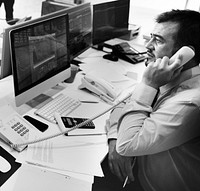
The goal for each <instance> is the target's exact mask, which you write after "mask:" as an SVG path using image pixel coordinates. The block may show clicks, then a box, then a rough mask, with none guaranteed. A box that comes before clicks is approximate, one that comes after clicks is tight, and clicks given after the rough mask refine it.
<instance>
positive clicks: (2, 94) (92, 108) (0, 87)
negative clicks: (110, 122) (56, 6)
mask: <svg viewBox="0 0 200 191" xmlns="http://www.w3.org/2000/svg"><path fill="white" fill-rule="evenodd" d="M113 42H115V43H118V42H121V40H118V39H117V40H116V39H115V40H114V41H113ZM111 43H112V41H111ZM129 43H130V42H129ZM131 43H132V42H131ZM134 46H135V47H136V48H137V46H138V47H140V48H143V46H140V45H134ZM103 54H105V53H103V52H101V51H96V50H94V49H89V50H88V51H86V52H85V53H83V54H82V55H80V56H79V59H81V60H82V61H83V62H85V63H88V64H89V63H90V64H91V63H94V61H97V60H98V62H99V64H101V63H104V64H105V63H108V64H111V65H113V67H115V66H116V67H117V68H118V69H119V70H121V69H123V70H121V72H122V73H123V74H124V73H126V72H127V71H132V72H135V73H136V74H137V80H138V81H140V79H141V76H142V73H143V70H144V68H145V66H144V63H139V64H136V65H132V64H129V63H127V62H125V61H122V60H119V61H118V62H115V63H113V62H112V61H108V60H104V59H103V58H102V55H103ZM81 77H82V73H81V72H80V73H78V74H77V76H76V78H75V81H74V82H73V83H71V84H66V83H61V84H59V85H58V86H56V87H54V88H52V89H51V90H49V91H48V92H47V94H48V95H51V96H52V95H55V94H56V93H58V92H61V91H68V90H70V91H68V93H69V95H70V93H71V92H73V91H76V92H79V93H77V94H76V96H77V97H78V98H81V97H83V96H86V95H85V93H83V91H81V90H78V85H80V80H81ZM71 90H73V91H71ZM83 94H84V95H83ZM87 96H91V95H90V94H88V95H87ZM5 104H10V105H11V106H12V107H13V108H15V109H16V111H17V112H18V113H19V114H21V115H24V114H29V115H32V116H33V115H34V110H35V108H31V107H30V106H28V105H27V104H24V105H22V106H21V107H19V108H16V107H15V103H14V93H13V79H12V76H8V77H7V78H5V79H2V80H1V81H0V106H2V105H5ZM109 107H110V106H109V105H108V104H106V103H105V102H101V101H100V100H99V103H98V104H82V105H81V106H80V107H79V108H77V109H76V110H74V111H73V112H72V113H71V114H70V115H74V116H80V117H92V116H94V114H97V113H99V112H100V111H103V110H105V109H107V108H109ZM108 115H109V113H107V114H105V115H103V116H101V117H100V118H98V119H96V120H94V123H95V125H96V127H97V129H99V131H100V132H101V133H99V135H96V136H97V137H94V139H95V140H91V137H90V136H88V139H87V136H78V137H77V136H73V137H64V136H63V137H59V138H60V140H61V141H63V139H66V138H67V139H68V140H67V141H69V142H70V141H72V142H73V141H76V144H77V140H78V141H79V143H80V142H82V143H87V144H89V146H91V145H93V146H94V147H93V149H91V152H90V156H91V158H93V157H92V156H96V155H97V150H95V141H96V143H97V145H96V148H97V149H102V152H103V153H100V155H98V157H101V159H100V160H102V159H103V156H104V155H105V154H106V152H107V143H106V134H105V130H104V126H105V120H106V119H107V118H108ZM34 117H35V118H38V119H39V120H41V121H43V122H45V123H47V124H48V125H49V128H48V130H47V131H45V132H44V133H40V135H41V137H43V136H48V135H51V134H53V133H57V132H59V128H58V126H57V125H53V124H51V123H49V122H47V121H45V120H43V119H41V118H39V117H37V116H34ZM89 137H90V138H89ZM88 140H90V141H88ZM98 140H99V142H98ZM51 141H53V140H51ZM0 146H2V147H3V148H4V149H5V150H7V151H8V152H10V153H11V154H12V155H13V156H14V157H15V158H17V159H18V158H19V159H20V160H21V161H22V160H23V158H26V154H27V151H26V150H25V151H23V152H21V153H18V152H15V151H13V150H11V148H10V147H8V146H7V145H5V144H4V143H3V142H0ZM75 146H77V145H75ZM77 156H78V155H77V153H74V154H73V155H72V156H71V159H73V157H74V159H75V160H77ZM83 158H84V157H83ZM79 160H80V159H79ZM85 165H89V166H88V168H91V167H92V165H93V161H88V162H87V164H85ZM98 166H99V167H100V164H99V165H98ZM76 170H77V169H75V170H73V169H70V171H72V172H74V176H75V174H76V173H77V174H84V173H83V172H79V170H80V171H81V169H79V170H78V171H76ZM92 170H93V169H92ZM66 173H67V172H66ZM18 174H19V172H18V171H17V172H16V173H15V174H14V175H13V176H11V178H10V179H9V180H8V181H7V182H6V183H5V184H3V186H2V189H3V191H7V190H9V191H12V190H13V188H14V186H15V184H16V180H17V178H18ZM69 174H70V172H69ZM85 175H87V176H88V175H89V176H93V175H92V174H90V173H88V174H85ZM77 177H78V176H77ZM58 188H59V185H58Z"/></svg>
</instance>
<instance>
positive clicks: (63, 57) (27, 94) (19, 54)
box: [10, 12, 71, 106]
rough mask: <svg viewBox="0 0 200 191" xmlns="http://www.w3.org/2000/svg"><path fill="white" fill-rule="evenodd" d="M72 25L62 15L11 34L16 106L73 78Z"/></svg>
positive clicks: (21, 28) (25, 26)
mask: <svg viewBox="0 0 200 191" xmlns="http://www.w3.org/2000/svg"><path fill="white" fill-rule="evenodd" d="M68 24H69V20H68V14H67V13H63V12H62V14H57V15H56V16H55V15H54V17H50V18H46V17H44V18H43V19H40V20H36V22H32V23H29V24H28V25H24V26H21V27H19V28H16V29H13V30H11V31H10V43H11V61H12V70H13V80H14V90H15V101H16V106H20V105H21V104H23V103H26V102H27V101H30V100H31V99H33V98H34V97H36V96H38V95H40V94H42V93H43V92H44V91H46V90H48V89H49V88H51V87H53V86H55V85H56V84H58V83H60V82H62V81H64V80H65V79H67V78H69V77H70V75H71V70H70V62H69V52H68V48H67V44H68V43H67V39H68V38H67V35H68V34H67V33H68V28H69V27H68Z"/></svg>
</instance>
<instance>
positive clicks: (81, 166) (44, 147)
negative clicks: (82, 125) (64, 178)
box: [26, 135, 108, 176]
mask: <svg viewBox="0 0 200 191" xmlns="http://www.w3.org/2000/svg"><path fill="white" fill-rule="evenodd" d="M75 139H76V141H73V140H75ZM78 140H79V137H76V138H72V139H71V137H64V138H60V137H59V138H54V139H52V140H47V141H43V142H40V143H38V144H34V145H29V147H28V151H27V158H26V161H27V162H28V163H31V164H35V165H38V166H42V167H46V168H49V169H57V170H60V171H63V173H64V172H65V171H72V172H77V173H82V174H87V175H95V176H103V172H102V169H101V166H100V163H101V161H102V159H103V158H104V157H105V155H106V154H107V152H108V148H107V142H106V135H104V136H103V135H102V136H87V137H81V140H79V141H78Z"/></svg>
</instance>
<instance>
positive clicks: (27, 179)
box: [13, 165, 92, 191]
mask: <svg viewBox="0 0 200 191" xmlns="http://www.w3.org/2000/svg"><path fill="white" fill-rule="evenodd" d="M91 187H92V184H91V183H88V182H85V181H81V180H78V179H75V178H72V177H70V176H63V175H60V174H57V173H54V172H50V171H47V170H42V169H40V168H37V167H32V166H30V165H23V166H22V167H21V168H20V170H19V173H18V177H17V180H16V183H15V186H14V189H13V191H27V190H28V191H36V190H37V191H45V190H48V191H55V190H59V191H66V190H70V191H90V190H91Z"/></svg>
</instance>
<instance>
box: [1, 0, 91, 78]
mask: <svg viewBox="0 0 200 191" xmlns="http://www.w3.org/2000/svg"><path fill="white" fill-rule="evenodd" d="M62 14H69V16H68V17H69V23H70V24H68V25H69V26H70V27H69V28H68V30H69V31H68V32H67V33H70V35H69V37H70V38H71V39H69V40H68V45H67V46H68V47H69V48H68V49H69V51H70V59H71V60H72V59H73V58H75V57H76V56H78V55H79V54H81V53H82V52H84V51H85V50H87V49H88V48H89V47H91V44H92V15H91V5H90V3H83V4H80V5H77V6H74V7H70V8H65V9H62V10H59V11H56V12H53V13H48V14H46V15H42V16H41V17H39V18H35V19H32V20H30V21H26V22H24V23H20V24H17V25H13V26H11V27H8V28H5V29H4V32H3V43H2V59H1V74H0V79H1V78H4V77H6V76H8V75H10V74H12V67H11V59H10V57H11V52H10V42H9V41H10V40H9V33H10V31H11V30H13V29H16V28H19V27H24V26H26V25H30V24H33V23H36V22H40V21H42V20H45V19H50V18H52V17H55V16H57V15H62ZM73 23H74V24H73ZM76 23H77V25H75V24H76ZM80 23H84V24H82V25H81V24H80ZM85 23H87V24H85Z"/></svg>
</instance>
